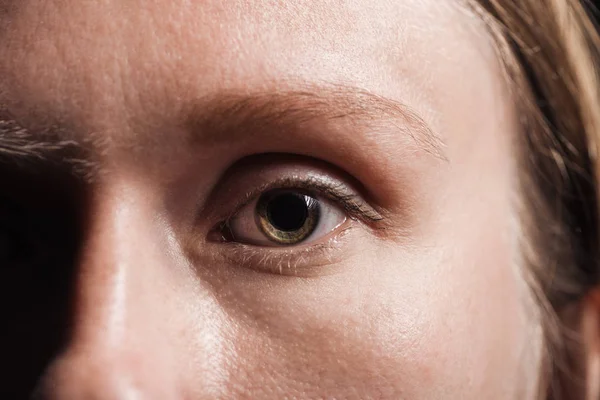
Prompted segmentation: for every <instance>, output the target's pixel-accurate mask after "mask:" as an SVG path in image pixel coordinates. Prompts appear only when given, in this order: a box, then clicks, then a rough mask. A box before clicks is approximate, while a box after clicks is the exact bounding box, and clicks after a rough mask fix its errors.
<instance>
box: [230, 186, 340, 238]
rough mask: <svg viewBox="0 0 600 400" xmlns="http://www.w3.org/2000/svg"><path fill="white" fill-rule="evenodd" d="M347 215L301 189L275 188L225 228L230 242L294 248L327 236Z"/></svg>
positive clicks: (237, 215)
mask: <svg viewBox="0 0 600 400" xmlns="http://www.w3.org/2000/svg"><path fill="white" fill-rule="evenodd" d="M346 219H347V217H346V213H345V211H343V210H342V209H341V208H340V207H339V206H336V205H334V204H332V203H331V202H330V201H328V200H326V199H321V198H319V197H318V196H314V195H311V194H309V193H307V192H305V191H303V190H301V189H274V190H269V191H267V192H265V193H263V194H262V195H260V196H259V197H258V198H257V199H256V200H254V201H252V202H251V203H249V204H248V205H246V206H244V207H243V208H242V209H241V210H240V211H238V212H237V213H236V214H235V215H234V216H233V217H231V218H230V219H229V220H228V221H227V223H226V226H225V229H226V236H228V238H230V239H231V241H235V242H240V243H246V244H252V245H257V246H293V245H298V244H306V243H310V242H313V241H316V240H319V239H320V238H322V237H325V236H327V235H328V234H329V233H331V232H332V231H334V230H335V229H336V228H338V227H339V226H340V225H342V224H343V223H344V222H345V221H346Z"/></svg>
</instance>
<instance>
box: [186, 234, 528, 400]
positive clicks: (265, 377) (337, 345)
mask: <svg viewBox="0 0 600 400" xmlns="http://www.w3.org/2000/svg"><path fill="white" fill-rule="evenodd" d="M475 239H477V240H475ZM462 240H463V242H462V246H463V247H462V248H461V249H459V248H454V247H453V246H452V245H449V244H445V245H444V246H438V247H436V250H435V251H431V252H429V251H420V252H417V251H410V252H408V251H405V249H403V248H402V247H401V246H399V245H394V246H388V247H387V248H382V247H377V246H376V245H374V244H373V246H369V245H367V246H366V247H367V248H366V249H365V251H363V252H362V254H361V256H360V257H357V258H353V259H351V260H349V261H348V263H349V264H352V265H347V267H348V268H347V270H346V271H347V272H342V273H339V274H335V275H331V276H328V277H321V278H315V279H307V280H303V279H300V278H291V277H272V276H267V277H259V278H249V279H242V278H241V277H239V276H238V277H234V278H233V279H230V280H228V282H229V290H230V292H229V293H228V296H227V297H228V298H227V299H226V298H221V299H220V304H221V307H222V308H223V310H225V313H224V314H226V316H227V320H228V322H227V323H226V325H227V326H228V328H229V330H228V332H229V333H228V334H227V336H226V337H223V338H221V339H220V342H219V343H221V346H220V349H221V350H220V351H222V355H221V356H219V357H220V358H219V357H214V361H215V363H216V364H215V369H216V365H217V364H219V365H220V367H219V368H220V371H221V372H220V374H221V375H220V376H221V377H222V378H223V382H222V383H221V387H222V388H227V391H228V392H227V395H229V396H235V395H238V396H244V395H245V396H248V395H250V394H251V395H252V396H253V397H255V398H260V397H269V396H271V397H277V396H280V397H283V396H291V397H293V396H294V395H296V396H299V397H309V398H318V397H323V396H334V397H338V398H411V399H436V398H450V397H452V398H465V399H466V398H473V399H479V398H499V399H504V398H509V397H514V396H516V393H518V392H517V390H519V389H520V388H519V387H518V386H519V383H518V382H517V380H518V377H519V376H523V373H522V368H521V367H520V366H521V365H528V364H530V363H528V362H527V360H524V357H525V356H526V355H525V352H524V349H523V347H522V346H523V344H524V343H525V340H526V338H525V331H526V329H525V328H526V326H525V324H524V322H523V306H522V303H521V302H520V299H519V290H520V288H519V284H518V283H517V282H518V281H517V279H516V275H515V274H514V273H513V269H512V268H511V264H510V263H511V260H510V256H509V254H510V252H509V251H507V249H506V248H503V241H502V240H499V239H498V237H497V236H496V234H490V237H485V236H481V235H477V237H475V235H473V236H472V237H470V238H468V237H463V238H462ZM465 248H466V250H465ZM413 250H414V249H413ZM422 250H423V249H422ZM413 253H419V254H418V255H417V256H415V254H413ZM492 254H495V256H493V257H491V255H492ZM375 260H377V262H375ZM197 337H199V336H197ZM193 340H196V339H193ZM219 360H220V361H219ZM199 373H200V372H199ZM204 373H205V371H204ZM192 375H193V373H192ZM517 397H519V396H517Z"/></svg>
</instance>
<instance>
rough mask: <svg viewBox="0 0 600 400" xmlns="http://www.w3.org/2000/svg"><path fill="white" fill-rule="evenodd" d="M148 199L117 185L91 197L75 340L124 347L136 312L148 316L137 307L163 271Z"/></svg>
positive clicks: (78, 281) (78, 284) (79, 274)
mask: <svg viewBox="0 0 600 400" xmlns="http://www.w3.org/2000/svg"><path fill="white" fill-rule="evenodd" d="M147 198H148V196H147V195H146V193H145V192H144V190H143V189H140V188H135V187H131V186H128V185H114V186H110V187H105V188H103V190H101V191H99V192H98V194H97V195H96V196H95V197H94V199H93V200H92V201H91V204H90V208H89V213H88V218H87V222H88V229H87V230H86V233H85V235H86V236H85V240H84V243H83V246H82V249H81V253H80V262H79V268H78V272H77V276H76V278H75V280H76V281H75V302H74V313H73V317H74V321H73V327H74V330H75V332H73V334H74V336H75V340H77V338H81V340H84V339H85V340H93V341H97V342H100V343H101V344H103V345H106V346H119V345H120V342H121V341H123V340H125V339H126V337H125V334H126V331H127V328H128V326H127V325H128V324H132V323H135V319H134V318H133V317H135V316H137V317H140V316H143V315H144V313H136V312H135V309H136V308H138V307H142V305H143V304H142V303H143V302H144V301H145V300H147V299H148V298H149V296H146V295H145V294H147V291H146V290H144V287H146V288H148V286H151V283H152V282H154V281H156V279H155V277H156V275H157V274H159V273H160V272H161V271H159V269H158V268H156V265H154V264H155V263H156V264H158V265H160V263H159V262H158V261H159V258H160V257H157V255H158V254H157V253H158V251H157V250H158V249H157V247H158V246H157V243H156V242H157V241H159V240H160V238H159V237H158V236H159V232H157V230H156V229H154V221H155V218H154V216H153V211H152V208H151V206H150V205H149V204H148V200H147ZM148 289H149V290H156V288H152V289H150V288H148ZM100 343H99V344H100Z"/></svg>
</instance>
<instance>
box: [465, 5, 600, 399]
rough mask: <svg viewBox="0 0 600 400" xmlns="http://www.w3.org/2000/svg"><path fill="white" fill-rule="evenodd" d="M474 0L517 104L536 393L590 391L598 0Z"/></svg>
mask: <svg viewBox="0 0 600 400" xmlns="http://www.w3.org/2000/svg"><path fill="white" fill-rule="evenodd" d="M471 1H472V4H471V5H472V6H473V8H474V9H475V11H476V12H477V13H478V14H479V15H480V16H481V17H483V19H484V21H485V22H486V23H487V25H488V27H489V31H490V32H491V35H492V37H493V39H494V41H495V42H496V47H497V49H498V53H499V58H500V60H501V61H502V64H503V67H504V68H503V69H504V71H505V76H506V78H507V79H508V80H509V85H508V86H509V88H510V90H511V95H512V96H513V97H514V99H515V102H516V104H517V110H518V112H519V115H518V118H519V119H518V121H519V122H520V128H521V131H520V132H518V135H517V138H516V139H515V142H516V143H515V147H516V151H517V157H518V164H519V179H518V180H519V190H518V192H519V196H518V197H519V199H520V201H519V212H518V214H519V215H518V218H519V219H520V224H519V226H520V227H521V233H522V237H521V240H520V253H521V261H522V263H523V264H524V265H523V270H524V271H525V272H526V277H527V281H528V283H529V286H530V288H531V291H530V292H531V294H532V297H533V299H534V300H535V303H537V305H538V307H536V309H537V311H538V312H537V315H538V318H539V321H540V325H541V327H542V331H543V340H542V341H543V351H542V360H541V365H542V371H541V373H540V377H539V384H538V387H539V389H538V396H539V398H540V399H583V398H585V386H586V385H587V383H586V382H585V376H586V371H585V367H584V364H585V363H584V362H583V361H582V360H583V354H584V353H583V344H582V343H581V338H580V335H578V334H577V331H578V330H579V324H580V319H581V318H580V317H581V312H580V311H581V305H582V304H583V300H584V299H585V298H586V296H587V295H588V294H589V293H590V291H591V290H592V289H593V288H594V287H596V286H597V285H598V283H599V278H600V264H599V261H600V258H599V255H600V253H599V247H600V246H599V244H600V243H599V215H600V213H599V202H598V199H599V194H598V192H599V190H598V188H599V186H600V185H599V183H598V178H599V177H600V164H599V160H598V150H599V147H600V92H599V85H598V83H599V82H598V70H597V66H598V61H599V60H600V37H599V35H598V30H597V29H596V26H595V25H594V23H593V21H592V19H591V14H590V11H591V5H590V4H589V3H586V4H584V3H582V2H581V1H579V0H471ZM598 378H599V379H600V377H598Z"/></svg>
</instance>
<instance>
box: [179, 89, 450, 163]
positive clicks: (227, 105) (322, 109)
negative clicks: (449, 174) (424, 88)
mask: <svg viewBox="0 0 600 400" xmlns="http://www.w3.org/2000/svg"><path fill="white" fill-rule="evenodd" d="M188 115H189V116H190V117H189V118H188V119H187V124H186V125H187V126H186V129H187V130H188V131H189V132H191V134H192V136H191V138H192V142H193V143H198V142H200V143H202V144H208V143H209V144H219V143H222V142H227V141H232V140H236V139H237V138H238V137H239V136H247V135H248V134H252V135H256V134H260V133H265V132H273V131H279V132H282V131H286V130H287V128H289V129H292V128H297V127H298V126H302V125H305V124H309V123H310V122H312V121H333V120H344V121H346V122H350V123H351V124H353V125H356V126H360V127H362V128H366V129H373V130H377V129H378V128H379V127H381V125H382V122H385V123H387V124H388V125H389V124H391V125H393V126H394V127H395V128H397V130H398V131H402V133H405V134H407V135H408V136H409V137H410V138H411V139H412V140H413V141H414V143H415V144H416V145H417V147H418V148H419V149H421V150H423V151H426V152H427V153H430V154H432V155H434V156H436V157H437V158H440V159H443V160H446V156H445V143H444V141H443V140H442V138H441V137H440V136H439V135H438V134H437V133H436V132H435V131H434V130H433V129H432V128H431V127H430V125H429V124H427V122H425V120H424V119H423V118H421V117H420V116H419V115H418V113H417V112H415V111H414V110H413V109H412V108H410V107H408V106H407V105H405V104H403V103H401V102H399V101H395V100H392V99H390V98H387V97H384V96H381V95H377V94H374V93H371V92H368V91H365V90H363V89H359V88H356V87H351V86H344V85H323V86H314V87H307V88H306V89H304V90H291V91H264V92H253V93H247V94H239V93H221V94H219V95H218V96H216V97H208V98H203V99H200V100H199V101H198V102H197V103H196V104H195V105H194V106H193V107H192V110H190V111H188ZM274 127H277V128H279V129H278V130H277V129H273V128H274Z"/></svg>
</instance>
